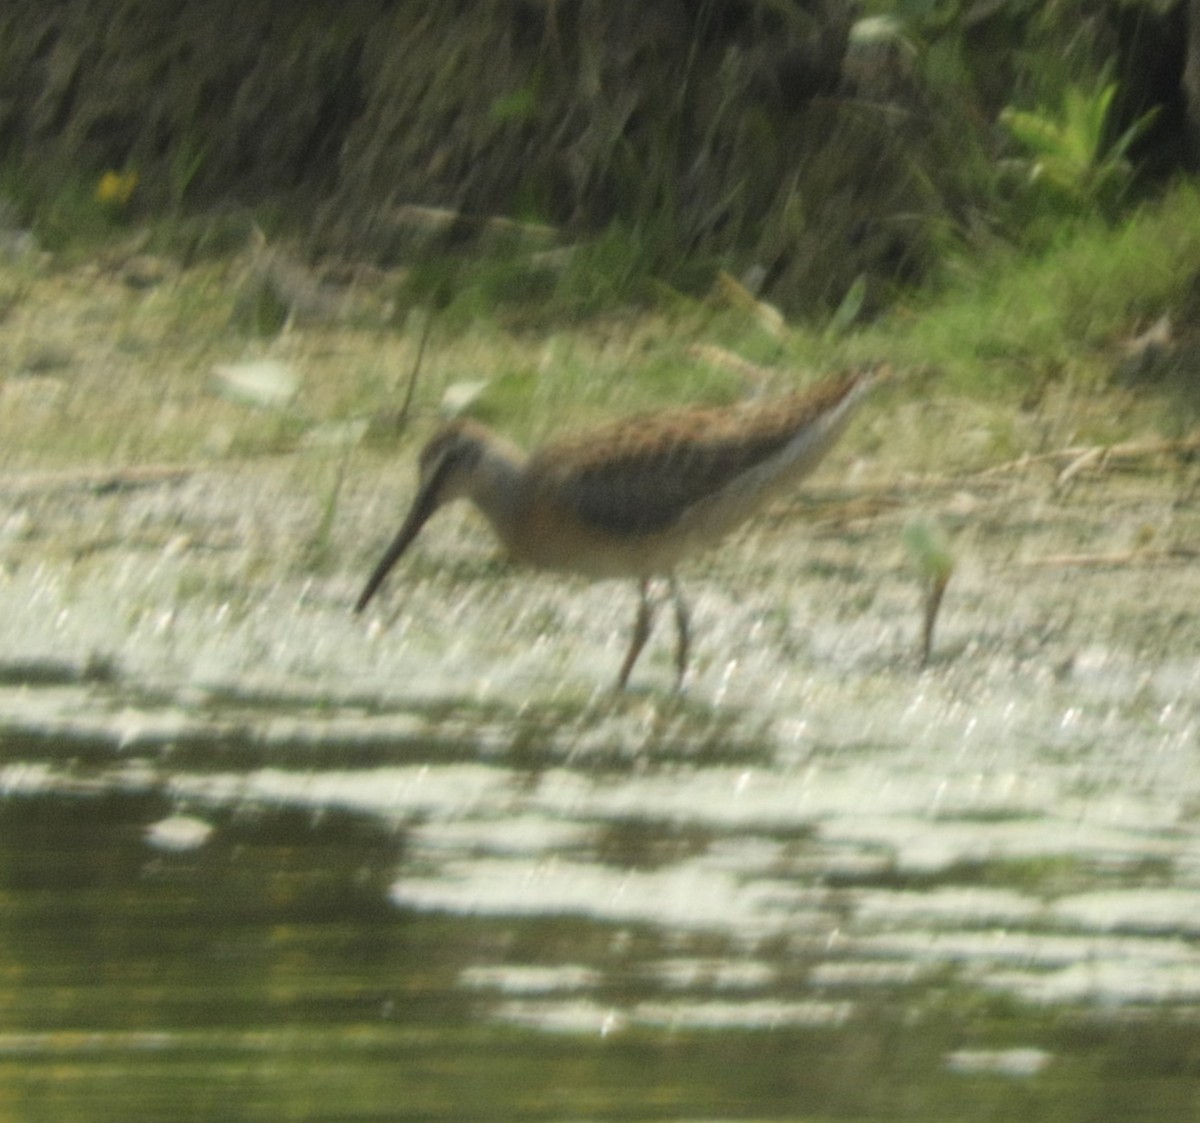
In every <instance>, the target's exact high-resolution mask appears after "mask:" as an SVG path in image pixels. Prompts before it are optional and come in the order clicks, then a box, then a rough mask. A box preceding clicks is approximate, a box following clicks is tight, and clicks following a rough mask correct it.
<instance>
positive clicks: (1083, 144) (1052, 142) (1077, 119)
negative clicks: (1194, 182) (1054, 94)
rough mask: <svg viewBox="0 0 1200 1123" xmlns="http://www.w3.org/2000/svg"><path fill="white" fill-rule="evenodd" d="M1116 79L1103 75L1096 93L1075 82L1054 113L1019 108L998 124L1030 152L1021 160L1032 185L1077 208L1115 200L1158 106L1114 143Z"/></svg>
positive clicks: (1006, 113)
mask: <svg viewBox="0 0 1200 1123" xmlns="http://www.w3.org/2000/svg"><path fill="white" fill-rule="evenodd" d="M1116 94H1117V83H1116V82H1110V81H1108V80H1107V76H1106V75H1101V78H1100V82H1099V83H1098V86H1097V88H1096V89H1095V90H1094V91H1089V90H1086V89H1084V88H1082V87H1080V86H1077V85H1071V86H1068V87H1067V88H1066V90H1065V91H1064V93H1063V99H1062V104H1061V105H1060V106H1059V108H1058V109H1057V111H1056V112H1053V113H1051V112H1048V111H1031V110H1022V109H1016V108H1014V107H1012V106H1010V107H1009V108H1007V109H1005V110H1004V111H1003V112H1001V114H1000V122H1001V124H1003V125H1004V127H1005V128H1006V129H1008V131H1009V132H1010V133H1011V134H1012V136H1013V138H1014V139H1015V140H1016V141H1017V142H1018V143H1019V144H1021V145H1022V146H1023V147H1024V148H1026V149H1027V150H1028V151H1029V152H1030V153H1031V155H1030V157H1029V158H1028V160H1026V161H1023V162H1022V166H1023V170H1024V171H1025V173H1026V177H1027V180H1028V182H1029V184H1030V185H1031V186H1033V187H1035V188H1037V189H1043V190H1045V191H1047V192H1048V193H1049V194H1050V195H1051V196H1053V197H1054V198H1055V199H1056V200H1058V201H1060V202H1064V203H1066V204H1068V205H1070V206H1072V207H1075V208H1079V209H1087V208H1091V207H1093V206H1095V205H1097V204H1100V205H1105V204H1111V203H1113V202H1115V201H1116V199H1117V198H1119V196H1120V194H1121V193H1122V192H1123V190H1124V189H1125V187H1126V186H1127V185H1128V182H1129V179H1130V177H1131V176H1132V174H1133V168H1132V165H1131V164H1130V163H1129V161H1128V159H1127V156H1128V153H1129V149H1130V148H1131V147H1132V145H1133V143H1134V142H1135V141H1136V140H1137V139H1138V137H1140V136H1142V135H1143V134H1144V133H1145V132H1146V130H1147V129H1148V128H1149V127H1150V125H1151V124H1152V123H1153V122H1154V119H1155V117H1156V116H1157V114H1158V107H1157V106H1156V107H1155V108H1153V109H1151V110H1150V111H1149V112H1147V113H1143V114H1142V115H1141V116H1140V117H1139V118H1137V120H1135V121H1134V122H1133V124H1131V125H1130V126H1129V127H1128V128H1127V129H1125V131H1124V132H1122V133H1121V135H1120V136H1118V137H1117V138H1116V139H1115V140H1113V141H1112V142H1111V143H1109V142H1108V141H1107V138H1108V133H1109V115H1110V112H1111V110H1112V105H1113V99H1114V98H1115V97H1116Z"/></svg>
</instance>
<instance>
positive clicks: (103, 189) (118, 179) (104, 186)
mask: <svg viewBox="0 0 1200 1123" xmlns="http://www.w3.org/2000/svg"><path fill="white" fill-rule="evenodd" d="M137 185H138V174H137V172H135V171H128V172H114V171H107V172H105V173H104V174H103V175H102V176H101V177H100V182H99V183H97V184H96V201H97V202H100V203H104V204H105V205H106V206H110V207H123V206H124V205H125V204H126V203H128V202H129V199H130V196H131V195H132V194H133V192H134V189H135V188H136V187H137Z"/></svg>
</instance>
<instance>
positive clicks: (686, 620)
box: [667, 574, 692, 690]
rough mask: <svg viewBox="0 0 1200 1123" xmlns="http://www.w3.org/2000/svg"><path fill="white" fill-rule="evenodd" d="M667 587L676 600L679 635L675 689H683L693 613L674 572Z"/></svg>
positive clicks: (677, 633)
mask: <svg viewBox="0 0 1200 1123" xmlns="http://www.w3.org/2000/svg"><path fill="white" fill-rule="evenodd" d="M667 588H669V589H670V590H671V599H672V600H673V601H674V602H675V633H676V636H677V637H678V642H677V644H676V647H675V670H676V673H677V675H678V677H677V678H676V679H675V689H676V690H682V689H683V677H684V675H686V674H687V665H688V653H689V652H690V651H691V647H692V634H691V624H692V614H691V612H690V611H689V610H688V605H687V601H685V600H684V599H683V594H682V593H681V592H680V591H679V582H678V581H676V580H675V575H674V574H671V576H670V577H669V578H668V579H667Z"/></svg>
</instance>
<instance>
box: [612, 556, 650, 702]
mask: <svg viewBox="0 0 1200 1123" xmlns="http://www.w3.org/2000/svg"><path fill="white" fill-rule="evenodd" d="M649 589H650V582H649V581H647V580H646V578H645V577H642V578H640V579H639V580H638V597H639V600H638V611H637V619H635V620H634V622H633V639H632V640H631V641H630V643H629V651H628V652H626V654H625V662H624V663H622V664H621V673H620V674H619V675H617V689H618V690H624V689H625V684H626V683H627V682H628V681H629V672H630V671H632V670H633V665H634V663H636V662H637V658H638V656H639V655H641V653H642V648H643V647H645V646H646V640H648V639H649V638H650V631H651V629H652V628H653V627H654V611H653V610H652V609H651V607H650V597H649Z"/></svg>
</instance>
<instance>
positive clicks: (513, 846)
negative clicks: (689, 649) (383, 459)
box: [0, 682, 1200, 1121]
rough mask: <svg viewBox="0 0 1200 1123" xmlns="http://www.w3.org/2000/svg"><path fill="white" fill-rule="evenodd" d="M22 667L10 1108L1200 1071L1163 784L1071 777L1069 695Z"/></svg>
mask: <svg viewBox="0 0 1200 1123" xmlns="http://www.w3.org/2000/svg"><path fill="white" fill-rule="evenodd" d="M5 701H6V703H7V704H6V706H5V711H4V712H5V713H7V714H8V715H9V717H8V718H7V721H6V724H5V725H4V726H3V727H2V729H0V737H2V743H3V746H4V765H3V768H2V770H0V785H2V789H3V792H4V793H5V794H4V798H3V799H2V801H0V855H2V863H0V871H2V872H0V877H2V882H0V904H2V909H0V918H2V919H0V941H2V946H3V963H4V974H3V982H2V983H0V986H2V987H3V994H2V996H0V1089H3V1091H0V1103H2V1104H3V1106H4V1108H5V1110H6V1112H7V1114H8V1115H9V1116H10V1117H12V1118H14V1119H22V1120H42V1119H45V1120H50V1119H54V1120H56V1121H62V1120H68V1121H69V1120H75V1119H77V1120H85V1119H86V1120H89V1121H91V1120H105V1119H113V1120H116V1119H121V1120H131V1119H162V1118H166V1117H178V1118H198V1119H199V1118H204V1119H222V1120H225V1119H247V1120H253V1119H264V1120H265V1119H280V1118H305V1119H339V1120H340V1119H366V1118H388V1119H393V1118H395V1119H406V1118H411V1119H437V1118H445V1119H466V1118H478V1119H499V1120H504V1119H511V1120H531V1119H533V1120H535V1119H614V1120H634V1119H639V1120H640V1119H664V1120H666V1119H670V1120H701V1119H703V1120H714V1119H779V1120H785V1119H786V1120H798V1119H805V1120H808V1119H889V1120H891V1119H896V1120H907V1119H911V1120H929V1119H946V1120H950V1119H954V1120H970V1119H992V1118H997V1117H1006V1118H1007V1117H1010V1115H1011V1112H1012V1110H1013V1107H1014V1105H1015V1104H1019V1105H1020V1107H1021V1110H1022V1111H1024V1112H1026V1113H1028V1114H1030V1116H1031V1117H1032V1118H1038V1119H1080V1120H1082V1119H1091V1118H1104V1119H1106V1120H1114V1119H1146V1120H1150V1119H1154V1120H1156V1121H1161V1120H1171V1119H1180V1120H1182V1119H1190V1118H1192V1117H1193V1116H1194V1114H1195V1111H1196V1110H1197V1108H1200V1098H1198V1097H1200V1079H1198V1077H1200V1018H1198V1016H1197V1015H1198V1013H1200V921H1198V920H1197V917H1200V887H1198V885H1197V871H1198V870H1200V863H1197V862H1196V860H1195V859H1196V857H1197V855H1198V854H1200V849H1198V848H1197V839H1196V832H1195V830H1194V827H1193V824H1192V822H1191V818H1190V817H1189V815H1188V814H1186V813H1184V812H1178V813H1176V814H1175V815H1174V816H1173V817H1170V818H1168V817H1165V816H1164V815H1163V814H1162V813H1161V812H1162V809H1163V807H1165V806H1167V802H1168V800H1174V801H1175V802H1173V803H1172V804H1171V805H1172V806H1175V807H1176V808H1180V807H1181V806H1182V805H1181V804H1180V803H1179V802H1178V800H1179V799H1180V798H1182V797H1183V794H1184V793H1181V792H1180V791H1178V790H1175V791H1173V792H1168V791H1166V790H1165V789H1164V788H1163V787H1162V786H1161V785H1145V786H1144V788H1143V790H1141V791H1138V792H1133V791H1130V790H1128V789H1120V790H1118V789H1114V788H1107V789H1106V788H1105V786H1104V785H1103V783H1102V782H1101V781H1100V780H1097V781H1096V783H1095V785H1094V786H1093V790H1090V791H1083V790H1080V789H1079V784H1078V781H1079V775H1080V774H1079V770H1078V767H1077V763H1076V762H1075V760H1074V758H1073V755H1072V752H1071V751H1068V750H1070V749H1071V746H1072V744H1073V743H1074V742H1072V741H1071V738H1072V737H1074V736H1076V734H1075V733H1073V732H1072V733H1064V732H1063V731H1061V730H1060V731H1057V732H1054V733H1053V734H1051V735H1049V736H1048V738H1047V751H1046V752H1045V753H1041V754H1034V755H1033V757H1032V758H1027V760H1026V765H1027V767H1026V768H1025V769H1023V770H1022V769H1018V768H1017V767H1015V763H1016V760H1017V756H1016V753H1015V749H1014V743H1015V742H1014V738H1013V736H1012V734H1011V733H1010V734H1009V736H1008V740H1007V741H1005V740H1003V739H998V740H996V741H994V742H993V743H992V745H991V746H990V749H989V754H990V757H989V759H990V761H991V764H992V767H991V768H990V769H988V770H987V771H986V772H983V771H981V770H980V769H979V768H978V767H977V766H976V765H975V764H974V763H972V762H970V761H967V760H964V759H963V758H962V757H961V756H960V757H959V759H958V760H957V761H955V760H954V759H950V760H947V759H946V758H944V757H942V758H937V759H930V757H929V754H928V753H927V752H926V753H924V754H922V751H921V750H920V748H919V747H918V746H914V745H913V743H912V742H911V741H910V740H908V738H909V737H910V735H911V729H910V728H909V727H908V726H906V724H905V723H904V722H903V721H901V722H898V723H896V727H895V730H894V732H893V734H892V735H891V739H890V740H888V739H886V738H885V737H884V736H882V735H881V734H880V732H879V728H880V727H879V726H878V725H872V724H871V722H870V719H869V718H868V717H864V718H863V724H861V725H860V726H858V727H855V726H854V724H853V723H852V722H849V723H846V725H845V726H844V728H843V736H844V738H845V739H844V740H842V741H819V740H817V739H816V738H814V737H811V736H808V737H807V739H797V738H796V737H795V735H794V733H793V732H791V726H789V725H788V724H786V723H780V724H779V725H777V726H774V727H772V726H771V725H770V723H764V722H762V721H760V720H755V721H749V722H745V721H743V722H739V721H737V720H731V719H730V718H729V716H728V715H724V716H713V717H711V718H710V719H707V720H709V722H710V725H709V726H706V725H705V724H704V723H705V720H706V719H705V718H704V716H703V711H702V710H689V709H688V707H687V705H686V704H682V708H680V706H681V704H678V703H662V704H660V705H662V706H664V707H665V708H663V709H661V710H660V712H659V715H658V717H649V718H648V717H647V716H646V714H647V708H648V707H649V708H651V709H652V708H653V705H654V704H653V703H650V702H638V701H635V702H634V703H632V704H628V703H621V704H617V705H612V704H609V703H604V704H603V705H600V704H597V705H596V706H595V707H593V708H592V709H590V710H585V711H582V712H578V711H577V712H575V713H574V714H572V713H570V712H568V711H562V712H546V713H543V714H542V715H540V716H539V715H537V714H531V713H528V712H526V713H524V714H520V715H517V714H511V713H508V714H506V713H505V712H504V711H503V709H502V708H495V707H493V708H492V709H490V710H485V709H483V708H478V709H476V710H475V711H474V712H472V710H471V707H470V706H459V707H441V708H438V709H436V710H424V711H420V710H407V711H403V712H401V711H399V710H388V709H387V708H386V707H384V708H379V707H364V706H361V705H345V706H341V707H339V706H336V705H334V706H330V705H326V706H324V707H312V706H310V705H308V704H306V703H305V702H304V701H303V700H301V699H292V700H291V701H290V702H288V703H277V704H276V705H275V706H274V707H272V706H270V705H268V704H267V703H266V700H265V699H247V698H241V699H237V698H233V697H230V698H225V699H223V700H222V699H218V698H214V697H212V696H208V697H204V698H201V697H199V696H194V695H187V696H183V695H180V696H175V697H148V696H145V695H139V694H137V693H136V692H131V691H128V690H127V688H124V687H122V686H121V684H120V683H119V682H112V683H105V684H100V685H95V684H93V685H89V686H84V685H81V684H77V683H66V682H59V683H53V682H51V683H44V684H40V685H37V686H33V687H24V688H16V687H14V688H12V690H11V691H9V693H8V694H7V695H6V698H5ZM672 707H674V709H672ZM817 720H818V722H819V715H817ZM984 720H986V715H985V717H984ZM712 723H715V724H712ZM472 725H473V726H474V727H475V728H476V729H477V730H478V732H479V739H478V742H477V743H476V744H474V745H472V743H471V741H470V739H469V737H468V736H467V732H468V731H469V730H470V728H471V727H472ZM997 728H999V727H997ZM1082 728H1083V732H1082V734H1080V735H1081V736H1083V737H1086V736H1088V733H1087V719H1086V718H1085V719H1083V721H1082ZM631 729H640V731H641V732H640V734H639V736H640V738H641V741H640V743H639V744H638V746H637V749H638V751H637V752H633V753H631V752H629V751H627V750H626V749H623V748H622V746H623V745H625V744H626V743H627V741H628V739H629V736H630V731H631ZM960 734H961V731H960ZM942 735H943V736H945V731H944V730H943V732H942ZM689 736H691V737H692V740H691V747H689V741H688V737H689ZM739 737H740V738H741V739H740V740H739ZM1179 751H1181V752H1182V751H1184V746H1183V742H1182V741H1181V742H1180V749H1179ZM1006 762H1007V763H1010V764H1012V765H1014V766H1013V767H1005V764H1006ZM1159 768H1160V769H1161V770H1162V772H1163V773H1164V774H1170V775H1174V776H1183V775H1184V774H1185V773H1186V769H1185V768H1184V767H1183V765H1182V763H1180V764H1179V765H1178V766H1176V765H1174V764H1172V763H1171V762H1170V761H1169V760H1167V759H1166V755H1165V752H1164V753H1163V754H1161V755H1160V760H1159ZM1103 771H1104V770H1103V769H1097V770H1096V774H1097V775H1102V774H1103ZM998 1113H999V1114H998Z"/></svg>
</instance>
